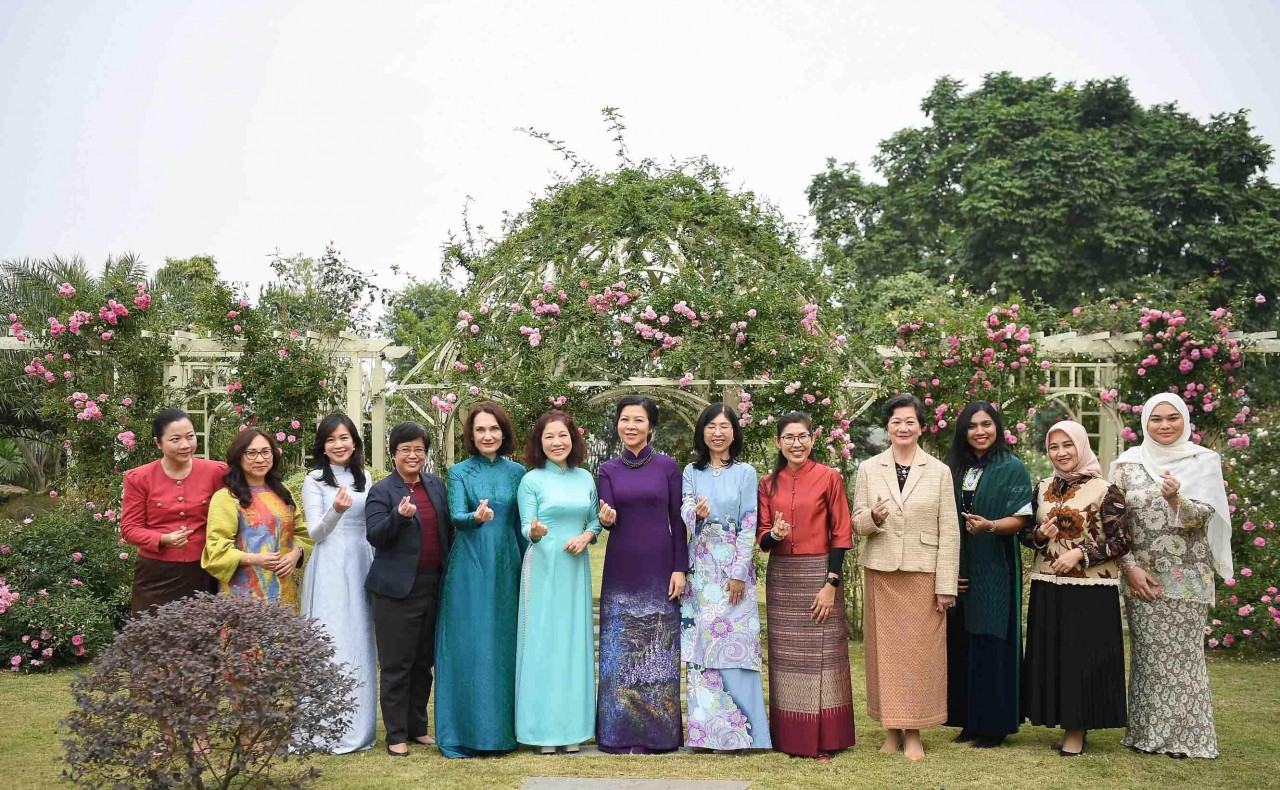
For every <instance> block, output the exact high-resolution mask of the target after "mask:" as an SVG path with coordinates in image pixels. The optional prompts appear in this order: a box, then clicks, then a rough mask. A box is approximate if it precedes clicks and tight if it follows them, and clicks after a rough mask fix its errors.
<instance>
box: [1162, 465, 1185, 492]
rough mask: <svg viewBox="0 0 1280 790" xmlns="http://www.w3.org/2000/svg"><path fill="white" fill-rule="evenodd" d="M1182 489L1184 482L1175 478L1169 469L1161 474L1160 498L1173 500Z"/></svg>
mask: <svg viewBox="0 0 1280 790" xmlns="http://www.w3.org/2000/svg"><path fill="white" fill-rule="evenodd" d="M1181 489H1182V481H1181V480H1179V479H1178V478H1176V477H1174V476H1173V474H1172V473H1171V472H1169V470H1168V469H1166V470H1164V471H1163V472H1161V473H1160V496H1162V497H1164V498H1165V499H1171V498H1172V497H1175V496H1177V494H1178V491H1179V490H1181Z"/></svg>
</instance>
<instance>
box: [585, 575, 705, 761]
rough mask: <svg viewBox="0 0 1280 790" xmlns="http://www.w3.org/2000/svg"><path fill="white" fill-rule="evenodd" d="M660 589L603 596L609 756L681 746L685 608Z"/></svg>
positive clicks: (599, 724)
mask: <svg viewBox="0 0 1280 790" xmlns="http://www.w3.org/2000/svg"><path fill="white" fill-rule="evenodd" d="M665 585H666V582H665V581H664V582H663V588H662V589H661V590H660V591H654V590H639V591H631V590H627V589H625V588H623V587H622V585H616V586H615V587H614V588H613V589H609V588H607V587H606V588H602V589H601V592H600V683H599V686H598V689H597V697H596V745H597V746H598V747H599V749H600V751H602V752H607V753H609V754H649V753H654V752H669V751H672V750H674V749H677V748H679V746H680V737H681V735H682V734H683V731H684V727H683V725H682V723H681V721H680V608H679V605H678V604H676V603H675V602H673V601H669V600H667V598H666V586H665Z"/></svg>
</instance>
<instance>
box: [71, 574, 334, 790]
mask: <svg viewBox="0 0 1280 790" xmlns="http://www.w3.org/2000/svg"><path fill="white" fill-rule="evenodd" d="M332 659H333V643H332V640H331V638H330V637H329V636H328V635H327V634H326V633H325V631H324V628H323V627H322V626H320V624H319V623H317V622H316V621H314V620H310V619H308V618H305V617H302V616H300V615H298V614H297V613H296V612H294V611H293V610H292V609H291V608H289V607H286V606H274V605H269V604H264V603H262V602H261V601H258V600H256V599H252V598H236V597H233V596H211V595H203V594H202V595H199V596H197V597H195V598H194V599H189V600H183V601H178V602H175V603H171V604H168V605H167V606H163V607H161V608H160V609H158V610H156V611H155V612H154V613H152V614H148V615H146V616H143V617H139V618H135V619H134V620H132V621H130V623H129V625H128V626H127V627H126V628H125V629H124V631H123V632H122V633H121V634H120V636H119V637H118V638H117V639H116V641H115V642H114V643H113V644H112V645H111V647H110V648H109V649H108V650H106V651H105V652H104V653H103V655H102V656H101V658H99V659H98V661H96V662H95V663H94V665H93V667H92V669H91V670H90V671H89V672H87V673H85V674H83V675H80V676H78V677H76V678H75V679H74V680H72V682H71V692H72V695H73V696H74V697H75V703H76V708H75V710H73V711H72V712H71V715H70V716H69V717H68V720H67V727H68V728H69V730H70V733H71V737H70V738H69V739H67V740H66V741H65V742H64V743H65V745H66V747H67V764H68V770H67V771H66V772H65V775H66V776H67V777H68V778H70V779H71V780H72V781H73V782H75V783H76V784H77V785H79V786H82V787H104V786H114V787H195V788H215V787H216V788H229V787H254V788H262V787H304V786H307V785H310V784H311V783H313V782H314V780H315V779H316V778H318V777H319V774H320V772H319V770H318V769H317V768H315V767H314V766H309V765H307V764H306V762H305V761H306V758H307V757H309V756H310V755H312V754H316V753H318V752H322V751H323V750H324V748H325V746H326V745H327V744H329V743H332V742H335V741H336V740H337V739H338V738H340V737H341V736H342V735H343V733H344V732H345V731H346V729H347V727H348V726H349V725H350V722H351V715H352V712H353V710H354V708H355V702H354V699H353V698H352V694H351V692H352V691H353V689H354V688H355V681H354V680H353V679H352V677H351V674H350V672H349V671H347V670H345V669H340V668H338V667H335V666H334V665H333V663H332ZM294 761H301V762H302V764H301V765H299V764H297V763H295V762H294Z"/></svg>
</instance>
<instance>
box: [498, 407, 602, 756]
mask: <svg viewBox="0 0 1280 790" xmlns="http://www.w3.org/2000/svg"><path fill="white" fill-rule="evenodd" d="M585 458H586V445H585V443H584V442H583V440H582V437H581V436H580V435H579V434H578V428H577V426H575V425H574V423H573V418H572V417H570V416H569V415H567V414H565V413H564V412H558V411H553V412H548V413H546V414H544V415H542V416H541V417H539V418H538V421H537V422H536V423H535V424H534V427H533V433H532V434H531V435H530V437H529V449H528V451H527V452H526V454H525V459H526V460H527V462H528V464H529V468H530V470H531V471H529V472H528V473H527V474H525V476H524V479H523V480H521V481H520V490H519V494H518V500H519V503H520V528H521V532H522V533H523V534H524V536H525V537H526V538H528V539H529V541H530V542H531V543H532V545H530V546H529V549H528V551H526V552H525V555H524V565H523V568H522V574H521V578H520V619H519V624H518V631H517V637H516V740H518V741H520V743H525V744H529V745H532V746H539V747H541V748H542V752H543V753H544V754H549V753H554V752H555V749H556V747H557V746H559V747H564V749H565V751H577V750H578V744H580V743H581V742H583V741H585V740H587V739H588V738H590V737H591V736H592V734H593V732H594V731H595V714H596V705H595V700H596V697H595V644H594V642H595V639H594V635H593V622H592V616H591V609H592V606H591V558H590V555H589V554H588V552H587V546H588V545H589V544H591V543H592V542H594V541H595V539H596V535H598V534H599V533H600V521H599V516H598V508H599V499H598V498H597V496H596V484H595V480H594V479H593V478H592V477H591V473H590V472H588V471H587V470H585V469H582V468H581V464H582V462H583V461H584V460H585Z"/></svg>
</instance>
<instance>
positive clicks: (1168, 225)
mask: <svg viewBox="0 0 1280 790" xmlns="http://www.w3.org/2000/svg"><path fill="white" fill-rule="evenodd" d="M921 108H922V109H923V111H924V112H925V114H926V115H927V117H928V118H929V125H927V126H924V127H920V128H907V129H903V130H901V131H899V132H897V133H895V134H894V135H892V136H891V137H889V139H887V140H885V141H883V142H882V143H881V144H880V149H879V153H878V154H877V155H876V156H875V157H873V159H872V164H873V165H874V166H875V168H876V169H877V170H878V171H879V173H880V175H881V176H882V177H883V179H884V183H882V184H880V183H874V182H872V181H870V180H868V179H866V178H864V177H863V175H862V174H861V173H860V172H859V170H858V168H857V166H856V165H854V164H843V165H841V164H837V163H836V162H835V161H834V160H828V162H827V167H826V169H825V170H824V171H823V172H822V173H819V174H818V175H817V176H815V177H814V179H813V181H812V182H811V184H810V186H809V193H808V194H809V204H810V207H811V210H812V213H813V216H814V218H815V220H816V222H817V239H818V242H819V248H820V250H821V252H822V258H823V262H824V263H825V264H826V265H827V267H828V268H829V270H830V271H831V272H832V273H833V274H834V275H835V277H836V279H837V281H840V282H850V283H852V282H856V281H857V280H859V279H861V280H866V279H873V280H874V279H878V278H881V277H886V276H889V275H892V274H898V273H901V272H906V271H915V272H920V273H923V274H925V275H927V276H928V277H929V278H930V279H932V280H934V281H935V282H946V281H947V280H948V279H949V278H951V277H955V278H958V279H959V280H961V281H964V282H969V283H973V284H974V285H976V286H978V287H980V288H986V287H987V286H988V285H990V284H993V283H994V284H997V285H998V287H999V288H1000V289H1003V290H1005V291H1006V293H1008V292H1012V293H1016V294H1019V295H1021V296H1022V297H1023V298H1029V297H1030V296H1032V295H1033V294H1038V295H1039V296H1040V297H1041V298H1042V299H1044V300H1045V301H1047V302H1049V303H1051V304H1055V305H1057V306H1059V307H1071V306H1073V305H1077V304H1080V303H1081V301H1082V298H1081V297H1082V295H1084V298H1083V301H1085V302H1088V301H1089V300H1091V299H1094V298H1096V297H1097V296H1098V295H1099V293H1100V292H1106V293H1116V292H1121V293H1123V292H1124V290H1125V289H1126V288H1132V287H1133V286H1132V282H1133V281H1134V280H1135V279H1136V278H1140V277H1143V276H1148V275H1154V276H1156V277H1157V278H1160V279H1163V280H1166V281H1168V282H1171V283H1176V284H1182V283H1186V282H1192V281H1196V280H1207V279H1209V278H1211V277H1215V276H1216V279H1215V280H1214V283H1215V287H1216V292H1215V293H1213V294H1211V297H1212V298H1214V299H1217V300H1218V301H1220V302H1225V301H1226V299H1228V298H1230V297H1231V296H1232V295H1233V294H1234V290H1235V289H1236V288H1239V287H1242V286H1246V285H1247V287H1249V288H1251V289H1254V290H1259V289H1260V290H1264V291H1267V292H1274V291H1275V289H1276V288H1277V286H1280V267H1276V266H1275V265H1274V261H1275V260H1276V259H1277V258H1280V191H1278V190H1277V188H1276V187H1275V185H1273V184H1272V183H1270V182H1269V181H1268V180H1267V179H1266V178H1265V175H1264V174H1265V172H1266V169H1267V167H1268V166H1269V165H1270V163H1271V161H1272V151H1271V148H1270V146H1268V145H1267V144H1266V143H1265V142H1263V140H1262V139H1261V138H1259V137H1258V136H1257V135H1255V134H1254V133H1253V130H1252V128H1251V126H1250V124H1249V121H1248V114H1247V112H1246V111H1243V110H1242V111H1238V112H1233V113H1224V114H1220V115H1214V116H1212V117H1211V118H1210V120H1209V121H1208V122H1201V121H1199V120H1197V119H1195V118H1193V117H1191V116H1190V115H1188V114H1187V113H1185V112H1183V111H1181V110H1179V109H1178V107H1177V105H1176V104H1173V103H1168V104H1159V105H1155V106H1152V107H1149V108H1143V107H1141V106H1140V105H1139V104H1138V103H1137V101H1136V99H1135V98H1134V97H1133V94H1132V92H1131V91H1130V89H1129V85H1128V83H1127V81H1126V80H1124V79H1123V78H1115V79H1109V80H1100V81H1089V82H1086V83H1084V84H1083V85H1079V86H1077V85H1076V84H1074V83H1065V84H1061V85H1059V84H1058V83H1057V82H1055V80H1054V79H1053V78H1052V77H1039V78H1035V79H1022V78H1019V77H1016V76H1013V75H1011V74H1009V73H1007V72H1002V73H998V74H991V75H988V76H987V77H986V78H985V79H984V80H983V81H982V84H981V85H980V86H979V87H978V88H977V89H975V90H973V91H970V92H967V93H966V92H965V91H964V86H963V84H962V83H961V82H959V81H957V80H955V79H951V78H944V79H941V80H939V81H938V82H937V83H936V84H935V86H934V88H933V91H932V92H931V93H930V94H929V95H928V96H927V97H925V99H924V101H923V103H922V104H921Z"/></svg>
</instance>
